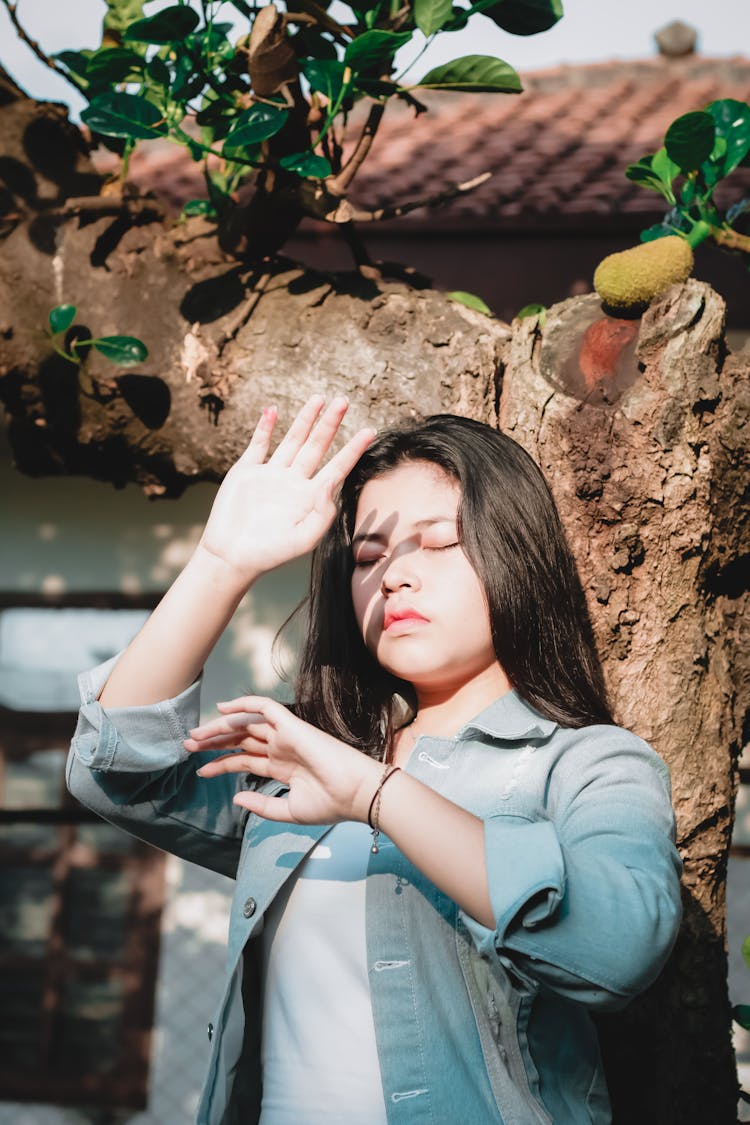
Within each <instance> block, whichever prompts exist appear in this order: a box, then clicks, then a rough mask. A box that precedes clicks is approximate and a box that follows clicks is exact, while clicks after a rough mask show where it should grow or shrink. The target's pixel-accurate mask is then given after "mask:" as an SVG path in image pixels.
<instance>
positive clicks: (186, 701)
mask: <svg viewBox="0 0 750 1125" xmlns="http://www.w3.org/2000/svg"><path fill="white" fill-rule="evenodd" d="M119 656H120V654H118V655H117V656H114V657H112V659H111V660H108V661H106V662H105V663H103V664H100V665H98V667H96V668H94V669H92V670H91V671H88V672H83V673H82V674H81V675H80V676H79V678H78V683H79V688H80V693H81V707H80V711H79V714H78V723H77V725H76V729H75V733H74V735H73V739H72V741H71V747H70V753H69V755H68V763H67V770H66V778H67V783H68V788H69V790H70V792H71V793H72V794H73V796H74V797H76V798H77V800H79V801H80V802H81V803H82V804H83V805H86V806H87V807H88V808H90V809H92V810H93V811H94V812H96V813H98V815H99V816H101V817H103V818H104V819H105V820H108V821H110V822H111V823H113V824H116V825H118V826H119V827H121V828H124V829H125V830H126V831H128V832H131V833H132V834H133V835H135V836H138V837H139V838H140V839H144V840H147V841H148V842H149V843H152V844H155V845H156V846H157V847H160V848H163V849H164V850H165V851H170V852H173V853H175V854H176V855H180V856H182V857H183V858H185V859H189V860H191V861H192V862H194V863H198V864H201V865H202V866H204V867H210V868H212V869H213V870H215V871H220V872H221V873H222V874H225V875H230V876H233V875H234V874H235V872H236V869H237V862H238V859H239V851H240V844H241V839H242V830H243V826H244V819H245V816H246V814H245V812H244V810H243V809H240V808H238V806H237V805H234V804H233V803H232V797H233V796H234V794H235V793H236V792H237V789H238V785H241V784H245V779H244V777H242V775H239V778H238V775H235V774H224V775H221V776H220V777H217V778H208V779H204V778H199V777H197V776H196V773H195V771H196V769H198V767H199V766H200V765H201V763H202V762H204V761H208V760H210V759H211V758H212V757H213V756H214V755H212V754H210V753H207V754H189V753H188V752H187V751H186V750H185V748H184V746H183V745H182V742H183V739H185V738H187V736H188V731H189V730H190V729H191V727H194V726H196V725H197V723H198V720H199V713H200V680H197V681H196V682H195V683H193V684H191V685H190V686H189V687H188V688H186V689H185V691H183V692H181V694H180V695H177V696H175V697H174V698H173V699H167V700H163V701H161V702H158V703H153V704H149V705H147V706H143V707H115V708H104V707H102V705H101V704H100V703H99V702H98V696H99V695H100V693H101V691H102V688H103V687H104V685H105V683H106V682H107V680H108V678H109V676H110V674H111V672H112V669H113V668H114V666H115V664H116V662H117V660H118V659H119Z"/></svg>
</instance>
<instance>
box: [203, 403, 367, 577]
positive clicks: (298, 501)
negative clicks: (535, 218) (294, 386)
mask: <svg viewBox="0 0 750 1125" xmlns="http://www.w3.org/2000/svg"><path fill="white" fill-rule="evenodd" d="M347 405H348V403H347V401H346V399H344V398H336V399H334V400H333V402H331V404H330V405H329V406H328V408H327V409H326V410H323V399H322V397H321V396H318V395H316V396H314V397H313V398H311V399H309V400H308V401H307V403H306V404H305V405H304V406H303V408H302V409H301V410H300V412H299V414H298V415H297V417H296V418H295V420H294V422H293V423H292V425H291V426H290V428H289V430H288V431H287V433H286V434H285V436H284V437H283V438H282V440H281V441H280V442H279V444H278V446H277V448H276V449H275V450H274V452H273V453H272V454H271V456H270V457H268V450H269V448H270V446H271V438H272V435H273V431H274V427H275V424H276V410H275V408H273V407H269V408H268V409H266V410H264V412H263V415H262V417H261V419H260V421H259V423H258V425H257V426H256V428H255V432H254V433H253V436H252V439H251V441H250V444H249V445H248V447H247V449H246V450H245V452H244V453H243V454H242V456H241V457H240V458H239V460H238V461H237V462H236V463H235V464H234V465H233V466H232V468H231V469H230V470H229V472H228V473H227V475H226V477H225V478H224V480H223V482H222V484H221V487H220V489H219V491H218V493H217V495H216V499H215V501H214V504H213V507H212V509H211V514H210V516H209V518H208V522H207V524H206V527H205V529H204V532H203V535H202V537H201V541H200V549H202V550H204V551H206V552H208V553H209V554H211V555H214V556H216V557H217V558H219V559H221V560H223V561H224V562H225V563H227V565H228V566H229V567H231V569H232V570H234V571H236V572H237V573H238V574H240V575H243V576H245V577H247V579H248V580H252V578H254V577H255V576H257V574H258V573H262V572H264V571H267V570H271V569H272V568H274V567H277V566H280V565H281V564H282V563H284V562H287V561H288V560H289V559H293V558H296V557H297V556H299V555H303V554H305V553H306V552H307V551H310V550H312V548H313V547H314V546H315V545H316V544H317V543H318V542H319V541H320V539H321V538H322V536H323V535H324V534H325V532H326V531H327V530H328V528H329V527H330V525H331V523H332V521H333V518H334V516H335V514H336V508H335V503H334V499H333V497H334V493H335V491H336V489H337V488H338V486H339V485H340V484H341V482H342V481H343V479H344V477H345V476H346V474H347V473H348V472H349V471H350V469H351V468H352V467H353V466H354V465H355V464H356V462H357V461H358V460H359V458H360V457H361V455H362V453H363V452H364V451H365V449H366V448H367V446H368V445H369V444H370V442H371V441H372V439H373V437H374V430H371V429H365V430H360V431H359V432H358V433H357V434H355V435H354V437H352V438H350V440H349V441H348V442H346V444H345V445H344V446H343V447H342V448H341V449H340V450H339V452H338V453H337V454H336V455H335V456H334V457H332V458H331V460H330V461H329V462H328V463H327V464H326V465H325V466H324V467H323V468H320V465H321V463H322V461H323V458H324V457H325V455H326V453H327V452H328V450H329V449H330V447H331V445H332V443H333V441H334V439H335V437H336V434H337V433H338V430H339V427H340V425H341V420H342V418H343V417H344V414H345V413H346V409H347ZM321 412H322V413H321ZM316 421H317V425H316V424H315V423H316Z"/></svg>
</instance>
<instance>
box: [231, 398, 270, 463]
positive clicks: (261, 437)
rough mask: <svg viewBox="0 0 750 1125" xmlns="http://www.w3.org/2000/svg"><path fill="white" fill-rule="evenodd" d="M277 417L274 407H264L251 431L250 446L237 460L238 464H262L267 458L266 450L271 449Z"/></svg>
mask: <svg viewBox="0 0 750 1125" xmlns="http://www.w3.org/2000/svg"><path fill="white" fill-rule="evenodd" d="M277 417H278V411H277V409H276V407H275V406H267V407H265V409H264V411H263V413H262V414H261V416H260V420H259V422H258V424H257V426H256V427H255V429H254V430H253V436H252V437H251V438H250V444H249V445H248V447H247V449H246V450H245V452H244V453H243V454H242V456H241V457H240V459H239V460H240V462H242V463H244V464H251V465H262V464H263V462H264V461H265V459H266V457H267V456H268V450H269V449H270V448H271V437H272V436H273V430H274V426H275V425H276V419H277Z"/></svg>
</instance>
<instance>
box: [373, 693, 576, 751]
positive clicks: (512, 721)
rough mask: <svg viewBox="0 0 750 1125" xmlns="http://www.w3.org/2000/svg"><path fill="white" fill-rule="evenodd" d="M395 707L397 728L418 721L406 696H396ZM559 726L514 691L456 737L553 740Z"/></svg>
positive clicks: (486, 708)
mask: <svg viewBox="0 0 750 1125" xmlns="http://www.w3.org/2000/svg"><path fill="white" fill-rule="evenodd" d="M392 706H393V717H394V726H395V727H396V729H398V728H399V727H401V726H405V724H406V723H408V722H410V721H411V720H412V719H413V718H414V709H413V708H412V707H411V706H410V705H409V703H408V702H407V700H405V699H404V698H403V696H401V695H394V697H393V704H392ZM557 726H558V724H557V723H556V722H555V721H554V720H553V719H545V718H544V716H543V715H540V714H539V712H538V711H537V710H536V709H535V708H534V707H532V706H531V704H530V703H527V702H526V700H525V699H522V698H521V696H520V695H519V694H518V692H517V691H516V690H515V689H512V690H511V691H508V692H506V693H505V695H501V696H500V698H499V699H496V700H495V701H494V703H490V705H489V707H485V709H484V711H480V712H479V714H478V715H476V716H475V717H474V718H473V719H471V720H470V721H469V722H468V723H464V725H463V726H462V727H461V729H460V730H459V731H458V733H457V734H456V736H455V737H456V738H461V739H468V738H472V737H473V736H475V735H477V734H483V735H489V736H490V738H497V739H501V740H503V741H509V742H510V741H516V740H518V739H521V738H549V736H550V735H551V734H552V732H553V731H554V730H555V729H556V727H557Z"/></svg>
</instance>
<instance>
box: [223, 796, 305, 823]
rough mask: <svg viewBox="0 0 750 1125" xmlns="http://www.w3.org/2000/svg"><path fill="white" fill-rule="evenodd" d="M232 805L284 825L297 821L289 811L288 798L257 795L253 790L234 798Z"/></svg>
mask: <svg viewBox="0 0 750 1125" xmlns="http://www.w3.org/2000/svg"><path fill="white" fill-rule="evenodd" d="M232 803H233V804H235V805H241V806H242V808H243V809H249V810H250V812H254V813H257V814H258V816H262V817H264V818H265V819H266V820H277V821H280V822H282V823H284V824H295V823H296V821H295V820H294V817H293V816H292V814H291V813H290V811H289V802H288V801H287V799H286V797H267V796H266V794H265V793H256V792H255V791H254V790H252V789H243V790H242V791H241V792H240V793H236V794H235V796H234V797H233V798H232Z"/></svg>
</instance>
